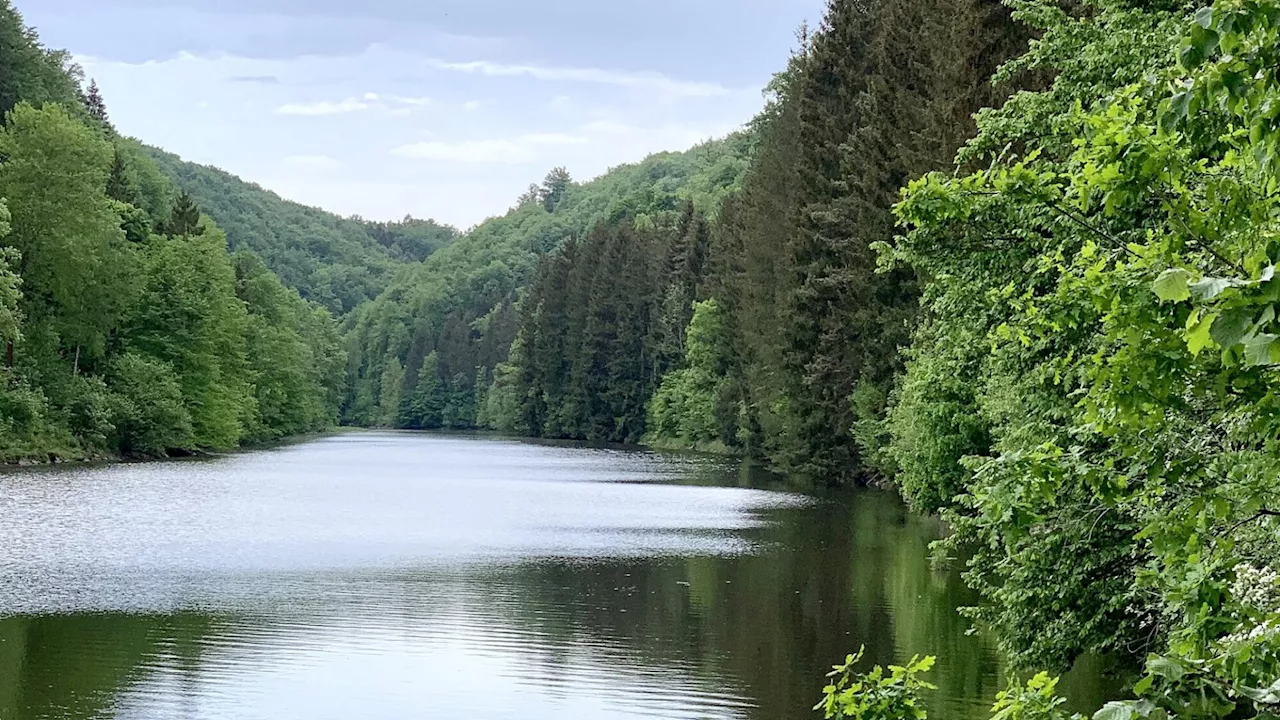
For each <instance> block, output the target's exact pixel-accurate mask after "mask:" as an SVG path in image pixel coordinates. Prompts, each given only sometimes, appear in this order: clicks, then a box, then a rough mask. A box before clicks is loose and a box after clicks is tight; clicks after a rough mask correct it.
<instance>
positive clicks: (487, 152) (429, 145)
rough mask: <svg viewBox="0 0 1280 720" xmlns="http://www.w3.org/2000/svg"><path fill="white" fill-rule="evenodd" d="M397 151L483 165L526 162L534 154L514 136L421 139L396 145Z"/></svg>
mask: <svg viewBox="0 0 1280 720" xmlns="http://www.w3.org/2000/svg"><path fill="white" fill-rule="evenodd" d="M394 152H395V154H396V155H401V156H404V157H410V158H416V159H419V160H442V161H444V162H457V163H474V164H482V165H494V164H499V165H523V164H524V163H527V162H531V161H533V159H534V157H535V155H534V153H533V151H532V150H531V149H530V148H529V147H527V146H521V145H520V144H518V143H516V142H513V141H511V140H463V141H460V142H440V141H430V142H419V143H413V144H411V145H403V146H401V147H398V148H396V149H395V151H394Z"/></svg>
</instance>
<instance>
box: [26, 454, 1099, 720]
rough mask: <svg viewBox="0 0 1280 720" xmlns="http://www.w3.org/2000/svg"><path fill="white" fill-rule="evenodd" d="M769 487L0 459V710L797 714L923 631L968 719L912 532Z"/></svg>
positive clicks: (950, 638)
mask: <svg viewBox="0 0 1280 720" xmlns="http://www.w3.org/2000/svg"><path fill="white" fill-rule="evenodd" d="M770 487H776V483H775V484H773V485H771V484H770V483H769V482H766V481H762V480H761V479H760V478H758V477H755V476H748V475H742V474H739V472H738V468H737V467H736V464H734V463H731V462H727V461H725V460H724V459H717V458H706V457H699V456H696V455H665V454H656V453H647V452H637V451H626V450H617V449H594V450H592V449H583V448H578V447H568V446H564V445H558V444H554V443H523V442H513V441H501V440H491V439H479V438H474V437H456V436H442V435H413V434H404V433H359V434H351V435H341V436H337V437H333V438H329V439H325V440H321V441H318V442H312V443H307V444H302V445H295V446H289V447H285V448H282V449H278V450H272V451H263V452H255V453H248V454H243V455H235V456H231V457H227V458H221V459H216V460H212V461H197V462H189V461H183V462H173V463H155V464H148V465H133V466H110V467H104V468H93V469H84V468H81V469H68V468H52V469H42V470H37V471H27V472H15V473H5V474H0V519H3V520H4V522H3V523H0V718H3V720H10V718H12V719H13V720H45V719H46V718H48V719H50V720H52V719H54V718H56V719H57V720H78V719H80V718H83V719H85V720H88V719H89V718H122V719H128V720H133V719H134V718H137V719H139V720H141V719H142V718H146V719H148V720H150V719H151V718H158V719H159V720H168V719H169V718H173V719H174V720H177V719H178V718H181V719H182V720H222V719H223V718H227V719H228V720H230V719H233V718H234V719H237V720H238V719H240V718H263V719H264V720H265V719H267V718H270V720H291V719H292V718H298V719H299V720H302V719H304V718H305V719H306V720H326V719H327V718H334V720H337V719H339V718H341V719H342V720H353V719H354V720H359V719H361V718H370V719H372V718H378V719H382V718H420V717H431V718H443V719H444V720H453V719H454V718H457V719H459V720H461V719H462V718H466V719H467V720H472V718H477V717H481V718H506V717H512V718H514V717H519V718H521V720H561V719H563V718H582V719H583V720H611V719H613V718H633V717H642V716H643V717H658V718H717V719H718V718H743V719H744V720H746V719H750V720H793V719H794V720H800V719H801V718H806V719H807V718H810V717H811V716H812V714H811V712H810V710H809V708H810V707H811V706H812V704H813V702H814V701H815V700H816V696H817V694H818V693H819V692H820V689H821V687H822V683H823V678H822V675H823V673H824V672H825V671H826V670H827V669H828V668H829V666H830V664H831V663H832V662H835V661H837V660H839V659H841V658H843V656H844V654H845V653H847V652H850V651H854V650H856V649H857V648H858V646H860V645H864V644H865V645H866V646H867V652H868V659H869V661H871V662H880V663H884V662H891V661H895V660H902V659H904V658H905V657H909V656H910V655H911V654H913V653H917V652H927V653H937V654H938V655H939V656H940V659H939V664H938V667H937V669H936V671H935V672H934V673H933V677H932V679H933V680H934V681H935V682H937V684H938V685H939V686H940V688H941V689H940V690H939V692H938V693H937V695H936V696H935V697H934V698H932V700H931V709H932V710H933V711H934V712H933V714H935V715H936V716H938V717H947V718H949V719H951V720H972V719H974V718H985V717H986V715H987V713H986V709H987V708H988V707H989V703H990V698H991V696H992V695H993V694H994V692H995V691H996V689H998V683H999V679H1000V668H999V662H998V660H997V658H996V656H995V653H994V651H993V650H992V648H991V646H990V643H989V642H988V641H986V640H983V639H981V638H975V637H969V636H967V635H966V634H965V630H966V629H967V627H968V626H967V623H966V622H965V621H964V620H962V619H960V618H959V617H958V616H957V615H956V613H955V608H956V606H957V605H961V604H964V603H966V602H969V600H970V599H971V596H970V595H969V594H968V593H967V591H966V590H964V588H963V586H962V584H961V583H960V581H959V578H958V575H957V573H956V572H954V571H947V572H939V571H936V570H934V569H932V568H930V566H929V564H928V560H927V548H928V543H929V542H930V541H931V540H932V539H933V538H934V537H936V532H937V528H936V526H935V525H933V524H932V523H929V522H924V521H920V520H918V519H916V518H913V517H911V516H910V515H909V514H908V513H907V512H906V511H905V509H904V508H903V506H902V504H901V503H900V502H899V501H898V500H897V499H896V498H894V497H893V496H892V495H891V494H888V493H881V492H860V493H835V494H820V495H808V496H805V495H799V494H795V493H793V492H778V491H775V490H769V489H767V488H770ZM50 613H56V614H50ZM6 615H8V617H6ZM1083 682H1084V687H1085V689H1086V691H1087V690H1088V689H1089V688H1090V687H1091V686H1090V680H1089V676H1087V675H1086V676H1084V681H1083ZM1084 695H1086V696H1087V695H1088V692H1085V693H1084ZM1082 709H1088V708H1082Z"/></svg>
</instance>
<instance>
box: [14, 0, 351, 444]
mask: <svg viewBox="0 0 1280 720" xmlns="http://www.w3.org/2000/svg"><path fill="white" fill-rule="evenodd" d="M82 80H83V78H82V77H80V73H79V70H78V68H76V67H75V66H74V65H72V64H71V63H70V62H69V59H68V56H67V55H66V54H65V53H61V52H55V51H49V50H46V49H45V48H43V47H42V46H41V45H40V43H39V41H38V38H37V37H36V35H35V33H34V32H33V31H31V30H29V29H27V28H26V27H25V26H24V25H23V23H22V18H21V16H20V15H19V14H18V13H17V11H16V10H15V9H14V8H13V7H12V6H11V5H10V4H9V2H8V0H0V116H2V117H3V123H2V125H0V348H3V358H2V360H0V460H5V461H13V460H29V459H36V460H50V459H70V458H84V457H95V456H106V455H128V456H155V455H164V454H166V453H172V452H190V451H196V450H209V449H225V448H232V447H235V446H237V445H239V444H240V443H243V442H248V441H260V440H267V439H271V438H275V437H280V436H283V435H290V434H296V433H299V432H306V431H311V430H318V429H323V428H326V427H329V426H331V425H332V424H333V423H334V422H335V421H336V419H337V409H338V402H339V399H340V395H341V385H342V380H343V366H344V358H345V354H344V352H343V349H342V346H341V343H340V339H339V336H338V332H337V323H336V321H335V320H334V318H333V316H332V315H331V314H330V313H329V312H328V311H327V310H325V309H324V308H322V307H320V306H317V305H315V304H313V303H310V302H308V301H306V300H304V299H302V298H301V297H299V296H298V294H297V292H295V291H293V290H290V289H287V288H286V287H285V286H284V285H283V284H282V283H281V282H280V279H279V278H278V277H276V276H275V275H274V274H272V273H271V272H270V271H269V270H267V269H266V268H265V267H264V266H263V264H262V261H261V260H259V259H258V258H257V257H256V256H254V255H252V254H249V253H247V252H246V253H236V254H235V255H232V254H230V253H229V252H228V248H227V243H226V239H225V237H224V235H223V233H222V231H221V230H220V229H219V228H218V227H217V226H216V225H215V224H214V223H213V222H211V221H210V220H209V219H208V218H206V217H204V216H202V215H201V213H200V210H199V208H198V206H197V205H196V204H195V203H194V202H193V201H192V200H191V198H190V197H189V196H188V195H186V194H182V193H179V192H177V191H175V189H174V188H173V187H172V186H171V185H170V184H169V183H168V181H167V180H166V179H165V178H164V177H163V175H162V174H161V173H160V171H159V169H158V168H156V167H155V165H154V164H153V163H152V162H151V160H150V159H149V158H148V157H147V156H146V154H145V153H143V152H141V151H140V149H139V146H138V145H137V144H136V143H135V142H133V141H131V140H128V139H126V138H122V137H121V136H120V135H119V134H117V133H116V131H115V130H114V128H113V127H112V125H111V123H110V120H109V118H108V116H107V112H106V103H105V101H104V99H103V98H102V96H101V95H100V93H99V92H98V90H97V87H96V85H93V84H90V85H89V86H88V88H87V89H86V88H82V86H81V81H82Z"/></svg>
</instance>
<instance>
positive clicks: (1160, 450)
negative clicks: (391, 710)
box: [0, 0, 1280, 720]
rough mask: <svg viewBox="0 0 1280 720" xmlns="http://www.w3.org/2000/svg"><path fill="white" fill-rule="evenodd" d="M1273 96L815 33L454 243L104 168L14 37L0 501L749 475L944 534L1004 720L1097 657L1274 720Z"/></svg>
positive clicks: (1132, 4)
mask: <svg viewBox="0 0 1280 720" xmlns="http://www.w3.org/2000/svg"><path fill="white" fill-rule="evenodd" d="M1277 68H1280V0H1216V1H1215V2H1208V0H1150V1H1144V2H1138V1H1137V0H1007V1H1005V2H1001V1H1000V0H866V1H861V0H859V1H856V2H855V1H853V0H830V2H829V3H828V6H827V8H826V12H825V15H824V17H823V19H822V21H821V23H819V24H818V25H817V26H816V27H813V28H802V29H801V31H800V33H799V34H798V38H797V47H796V49H795V51H794V53H793V55H792V57H791V58H790V59H789V61H788V62H787V64H786V66H785V67H784V68H782V69H781V71H780V72H779V73H778V74H777V75H775V76H774V78H773V80H772V82H771V83H770V84H769V85H768V87H767V88H766V92H765V98H766V102H765V106H764V109H763V110H762V111H761V113H760V114H759V115H758V116H757V117H756V118H754V119H753V120H752V121H751V122H750V123H748V124H747V125H746V126H745V127H744V128H743V129H741V130H740V131H738V132H735V133H733V134H731V135H729V136H728V137H725V138H721V139H717V140H710V141H707V142H705V143H703V144H701V145H698V146H696V147H694V148H691V149H689V150H687V151H685V152H671V153H660V154H657V155H653V156H650V157H649V158H646V159H644V160H643V161H641V162H639V163H636V164H632V165H624V166H620V167H618V168H614V169H612V170H611V171H609V172H608V173H606V174H604V175H602V176H600V177H598V178H595V179H593V180H590V181H588V182H578V181H575V180H574V179H573V178H572V177H571V176H570V174H569V173H568V171H567V170H566V169H564V168H556V169H554V170H552V171H551V172H550V173H548V174H547V175H546V177H545V179H544V180H543V182H542V183H541V184H540V185H532V186H530V188H529V189H528V191H527V192H526V193H525V194H524V195H522V196H521V197H520V198H519V199H518V200H517V202H516V205H515V206H513V207H512V208H511V209H510V210H509V211H507V212H506V213H505V214H503V215H501V216H499V217H494V218H490V219H489V220H487V221H485V222H484V223H481V224H480V225H478V226H476V227H475V228H472V229H471V230H469V231H468V232H466V233H457V232H456V231H454V230H452V229H450V228H446V227H445V226H440V225H437V224H434V223H431V222H430V221H416V220H413V219H412V218H406V220H405V221H404V222H402V223H392V224H386V223H384V224H371V223H365V222H363V221H360V220H358V219H348V220H346V221H344V220H342V219H341V218H335V217H333V216H325V215H324V213H322V212H321V211H318V210H314V209H300V206H296V205H293V204H290V203H287V202H285V201H283V200H281V199H280V198H278V197H276V196H274V195H272V194H270V193H268V192H266V191H263V190H262V189H261V188H256V187H255V186H251V185H248V184H243V183H238V181H236V180H235V179H234V178H231V177H230V176H228V175H226V174H225V173H219V171H216V170H213V169H210V168H201V167H199V166H194V165H189V164H186V163H183V162H181V161H180V160H178V159H177V158H174V157H173V156H171V155H167V154H165V153H162V152H160V151H152V150H147V149H145V147H144V146H142V145H141V144H139V143H137V142H136V141H133V140H130V139H128V138H123V137H121V136H120V135H119V134H118V133H117V132H116V131H115V130H114V129H113V127H112V125H111V123H110V121H109V119H108V116H107V110H106V104H105V100H104V99H103V98H102V97H101V95H100V93H99V92H98V90H97V87H96V85H94V84H93V83H92V82H91V81H90V82H88V83H87V84H86V83H85V78H84V77H82V73H81V72H80V70H79V69H78V68H76V67H75V66H74V65H73V64H72V63H71V62H70V61H69V56H68V55H67V54H66V53H65V52H60V51H50V50H47V49H45V48H43V47H42V46H41V45H40V44H39V42H38V39H37V38H36V36H35V34H34V33H33V32H31V31H30V30H29V29H27V28H25V27H24V26H23V25H22V22H21V18H20V16H18V15H17V13H16V11H15V10H13V8H12V5H11V4H10V2H9V0H0V115H3V118H4V121H3V126H2V127H0V198H3V202H0V342H3V345H0V347H2V348H3V350H4V354H3V369H0V457H3V456H5V455H6V454H12V453H18V452H25V450H24V448H26V449H34V448H42V449H43V448H57V449H58V450H59V452H62V451H68V452H72V453H74V452H81V453H85V454H92V453H105V454H122V455H123V454H153V455H161V454H166V453H170V452H172V451H175V450H177V451H184V452H190V451H208V450H226V449H231V448H235V447H238V446H241V445H243V444H246V443H253V442H261V441H264V440H272V439H278V438H282V437H288V436H291V435H295V434H298V433H302V432H307V431H309V430H316V429H321V428H327V427H331V426H334V425H338V424H341V425H352V426H361V427H389V428H398V429H411V430H414V429H452V430H475V429H492V430H498V431H502V432H506V433H514V434H519V435H524V436H529V437H534V438H543V439H547V440H555V441H559V440H580V441H587V442H592V443H610V442H623V443H637V442H647V443H649V444H650V445H652V446H655V447H673V446H680V447H694V448H699V447H701V448H715V449H723V450H726V451H733V452H735V453H738V454H740V455H741V456H743V457H746V458H749V459H751V460H752V461H754V462H760V463H763V464H765V465H767V466H768V467H770V468H771V469H774V470H777V471H779V472H781V473H784V474H787V475H789V476H791V477H795V478H800V479H806V480H807V481H811V482H816V483H830V484H836V485H841V484H859V483H876V484H888V485H892V486H893V487H896V488H897V489H898V490H899V491H900V492H901V493H902V495H903V496H904V497H905V498H906V500H907V501H908V502H909V503H910V505H911V506H912V508H913V509H914V510H915V511H917V512H920V513H923V514H933V515H937V516H938V517H940V518H941V519H942V521H943V522H945V523H946V524H947V526H948V527H949V528H951V530H952V532H951V533H949V534H948V536H947V537H946V539H945V540H944V541H942V542H941V543H939V544H938V546H937V547H936V552H937V554H938V555H939V556H947V557H953V558H964V561H963V562H964V565H965V568H966V573H965V581H966V583H967V584H968V585H969V587H970V588H971V589H973V590H974V591H976V593H977V595H978V596H979V597H980V600H981V602H980V603H978V604H976V606H975V607H968V608H962V609H960V610H959V611H960V612H962V613H964V615H965V616H966V617H968V618H970V619H971V620H972V621H973V622H974V624H975V626H976V627H980V628H982V632H984V633H988V634H989V635H990V636H991V637H993V638H994V639H995V640H996V641H997V643H998V646H999V648H1000V650H1001V652H1002V654H1003V656H1004V657H1005V658H1006V659H1007V660H1008V662H1009V664H1010V668H1011V671H1012V672H1011V682H1010V686H1009V688H1008V689H1007V690H1006V691H1004V692H1002V693H1001V694H1000V695H999V696H998V697H997V698H995V699H994V703H995V706H994V709H993V717H994V718H996V719H998V720H1067V716H1066V714H1065V713H1064V712H1063V711H1062V710H1061V703H1060V699H1059V698H1057V697H1056V695H1055V693H1056V691H1057V685H1056V683H1055V681H1054V680H1053V675H1054V674H1055V673H1061V672H1064V671H1065V670H1066V669H1067V668H1069V667H1070V666H1071V665H1072V663H1073V662H1075V661H1076V660H1077V659H1078V658H1080V657H1082V656H1086V655H1098V656H1105V657H1107V658H1108V659H1109V660H1110V661H1112V662H1113V663H1114V664H1115V665H1116V666H1117V667H1118V668H1120V669H1121V671H1122V673H1123V672H1128V673H1129V674H1131V675H1132V677H1133V678H1134V681H1133V682H1131V683H1129V687H1128V688H1127V690H1128V692H1127V695H1128V696H1130V697H1129V699H1126V700H1117V701H1116V702H1113V703H1111V704H1109V705H1108V706H1106V707H1105V708H1103V709H1102V710H1101V711H1100V712H1099V713H1098V714H1097V715H1096V716H1095V718H1096V720H1136V719H1137V718H1144V719H1145V718H1150V719H1151V720H1167V719H1168V718H1186V719H1191V718H1196V719H1200V718H1222V719H1224V720H1225V719H1227V718H1231V719H1244V718H1274V717H1277V715H1280V574H1277V573H1276V572H1275V571H1274V570H1273V568H1275V567H1277V566H1280V551H1277V549H1276V548H1277V544H1276V542H1275V540H1276V538H1277V537H1278V536H1280V523H1278V522H1277V519H1278V518H1280V481H1277V478H1278V477H1280V372H1278V369H1280V278H1278V277H1277V273H1276V269H1275V268H1276V265H1277V263H1280V70H1277ZM228 195H234V196H235V197H236V202H227V201H226V200H227V196H228ZM246 207H256V208H259V209H260V210H261V211H260V212H246V211H245V208H246ZM202 208H203V210H204V211H205V212H206V213H207V214H205V213H202ZM322 226H329V230H321V229H320V228H321V227H322ZM220 228H225V229H226V230H227V231H228V233H230V234H231V235H233V237H232V238H231V239H228V237H227V235H226V234H224V233H223V231H222V229H220ZM304 228H305V229H304ZM311 233H314V234H315V236H316V243H315V244H314V245H313V246H308V245H307V243H306V239H307V238H306V237H305V236H306V235H308V234H311ZM280 238H288V239H287V240H284V241H283V242H280V241H279V239H280ZM304 246H306V247H308V248H309V249H307V250H303V249H302V248H303V247H304ZM232 249H234V252H232V251H231V250H232ZM362 266H365V270H366V271H365V272H361V271H360V268H361V267H362ZM282 278H285V279H287V282H286V280H282ZM850 650H853V648H850ZM943 650H945V648H943ZM856 659H857V656H856V655H854V656H850V658H849V659H848V662H846V663H844V664H842V665H840V666H838V667H837V668H836V672H835V674H834V676H833V678H834V679H833V681H832V685H831V686H830V687H829V688H828V691H827V692H828V695H827V698H826V700H824V702H823V704H822V706H821V708H820V709H821V710H822V711H823V712H824V713H825V714H826V715H827V717H834V718H844V717H850V718H855V717H856V718H860V719H862V720H900V719H901V718H922V717H924V714H923V712H924V711H923V709H922V707H921V706H920V704H919V703H918V702H916V697H917V695H918V694H919V693H920V692H927V691H928V683H927V681H925V680H923V677H924V676H925V674H926V673H927V671H928V668H929V664H930V661H929V660H928V659H927V658H918V659H916V660H915V661H913V662H911V663H908V664H907V665H904V666H900V667H896V666H895V667H889V668H879V669H874V668H873V669H872V670H871V671H870V672H869V674H863V673H860V672H859V671H858V670H857V668H855V667H854V665H855V661H856Z"/></svg>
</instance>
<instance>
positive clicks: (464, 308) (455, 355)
mask: <svg viewBox="0 0 1280 720" xmlns="http://www.w3.org/2000/svg"><path fill="white" fill-rule="evenodd" d="M753 142H754V135H753V134H751V133H749V132H739V133H734V134H732V135H730V136H729V137H726V138H723V139H719V140H713V141H710V142H706V143H703V144H701V145H698V146H697V147H694V148H691V149H689V150H687V151H684V152H664V153H657V154H654V155H650V156H649V157H647V158H645V159H644V160H642V161H641V162H638V163H634V164H627V165H620V166H618V167H615V168H613V169H611V170H609V171H608V172H607V173H605V174H604V175H601V176H600V177H598V178H595V179H593V180H590V181H587V182H585V183H576V182H573V181H572V179H571V178H569V177H568V174H567V173H564V174H563V175H561V174H560V173H563V172H564V171H563V169H557V170H554V171H552V173H551V174H550V175H548V177H547V181H546V182H545V183H544V185H543V187H542V188H541V189H539V188H530V191H529V192H528V193H526V195H525V196H524V197H522V198H521V199H520V200H519V202H518V204H517V205H516V206H515V207H513V208H511V209H510V210H509V211H508V212H507V213H506V214H504V215H502V216H500V217H493V218H489V219H488V220H486V221H485V222H483V223H481V224H480V225H478V226H476V227H475V228H473V229H472V230H471V231H470V232H468V233H467V234H466V235H465V236H463V237H461V238H459V239H458V241H457V242H455V243H452V244H451V245H450V246H449V247H448V248H447V249H445V250H442V251H441V252H439V253H437V254H435V255H434V256H432V257H431V258H429V259H428V260H427V261H426V262H423V263H422V264H420V265H416V266H414V267H413V269H412V270H409V271H406V272H404V273H402V274H400V275H398V276H397V277H396V278H395V279H394V281H393V282H391V283H390V284H389V285H388V286H387V289H386V291H385V292H383V293H382V294H381V295H380V296H378V298H377V299H375V300H374V301H373V302H370V303H366V304H364V305H362V306H361V307H360V309H359V310H357V311H356V312H354V313H352V314H351V316H350V317H349V319H348V325H347V327H348V333H347V341H348V350H349V353H350V356H349V357H350V365H349V369H348V372H349V373H350V382H351V386H350V388H349V390H348V392H349V397H348V398H347V401H346V405H345V407H344V413H345V414H344V420H345V421H346V422H347V423H350V424H356V425H377V424H380V423H384V422H386V421H385V418H384V416H385V415H386V412H385V411H386V410H387V409H388V408H391V407H395V406H396V405H397V404H398V403H399V402H401V398H399V395H401V394H406V395H407V394H408V392H409V389H412V388H413V387H414V385H415V383H416V382H417V379H418V371H419V368H420V366H421V365H422V363H423V360H424V358H425V357H427V356H428V355H431V354H436V355H437V356H438V368H437V372H438V373H439V375H440V378H442V381H443V382H447V383H448V384H449V385H450V387H451V388H452V390H453V391H452V392H451V394H450V402H449V403H448V406H447V407H446V408H445V412H444V414H445V415H446V416H448V417H449V418H450V419H449V420H448V424H449V425H450V426H454V427H467V426H469V425H470V424H471V423H473V422H474V418H475V416H476V413H475V412H474V409H475V407H476V404H477V402H478V401H479V400H480V399H481V398H482V397H483V395H484V392H485V390H486V389H487V387H488V384H487V383H488V382H489V379H490V377H491V375H492V372H493V368H494V367H495V366H496V365H497V364H498V363H501V362H503V361H505V360H506V359H507V357H508V355H509V353H510V349H511V344H512V342H513V341H514V340H515V336H516V329H517V324H518V321H519V310H518V306H519V301H520V298H521V296H522V295H523V293H524V292H525V289H526V287H527V286H528V283H529V282H530V280H531V279H532V278H533V275H534V271H535V269H536V268H537V266H538V262H539V260H540V259H541V258H542V257H543V256H544V255H546V254H547V253H549V252H551V251H553V250H555V249H556V248H558V247H560V246H561V244H563V243H564V242H565V240H566V239H568V238H570V237H578V236H582V235H583V234H585V233H586V232H587V231H588V230H589V229H590V228H591V227H592V226H593V225H594V224H596V223H599V222H604V221H608V220H609V219H610V218H616V217H621V216H629V217H636V218H644V219H647V221H648V222H652V221H653V219H655V218H660V217H661V216H665V215H677V214H679V213H680V211H681V210H682V208H683V207H684V206H685V204H686V203H691V204H692V205H693V206H694V207H696V208H697V209H698V210H699V211H701V212H703V213H705V214H707V215H709V216H714V215H715V214H716V213H717V212H718V209H719V207H720V205H721V203H722V202H723V200H724V198H725V197H726V196H728V195H729V194H730V193H732V192H733V191H734V189H735V188H737V187H738V184H739V181H740V180H741V178H742V175H743V172H744V171H745V169H746V167H747V164H748V162H749V158H750V155H751V152H752V145H753ZM406 368H407V370H406ZM380 413H381V414H380Z"/></svg>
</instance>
